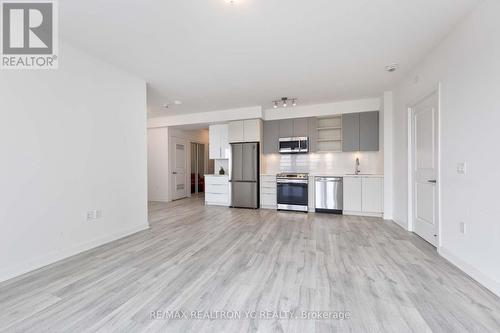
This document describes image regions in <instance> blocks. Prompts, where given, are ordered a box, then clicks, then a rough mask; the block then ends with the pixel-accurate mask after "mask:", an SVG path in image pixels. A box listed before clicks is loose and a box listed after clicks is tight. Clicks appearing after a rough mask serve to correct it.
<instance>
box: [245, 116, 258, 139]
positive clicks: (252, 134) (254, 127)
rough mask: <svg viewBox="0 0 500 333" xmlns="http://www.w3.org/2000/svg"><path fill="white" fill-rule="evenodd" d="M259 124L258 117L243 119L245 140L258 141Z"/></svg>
mask: <svg viewBox="0 0 500 333" xmlns="http://www.w3.org/2000/svg"><path fill="white" fill-rule="evenodd" d="M261 126H262V121H261V120H260V119H252V120H245V121H244V129H243V133H244V139H245V142H260V132H261Z"/></svg>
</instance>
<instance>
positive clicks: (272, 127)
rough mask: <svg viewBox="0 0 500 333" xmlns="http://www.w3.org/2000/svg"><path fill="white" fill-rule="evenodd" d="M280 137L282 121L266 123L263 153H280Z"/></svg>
mask: <svg viewBox="0 0 500 333" xmlns="http://www.w3.org/2000/svg"><path fill="white" fill-rule="evenodd" d="M279 137H280V121H279V120H270V121H265V122H264V142H263V145H262V148H263V149H262V152H263V153H264V154H277V153H278V152H279V149H278V148H279V147H278V141H279Z"/></svg>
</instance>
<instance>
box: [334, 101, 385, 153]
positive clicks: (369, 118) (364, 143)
mask: <svg viewBox="0 0 500 333" xmlns="http://www.w3.org/2000/svg"><path fill="white" fill-rule="evenodd" d="M378 150H379V112H378V111H373V112H362V113H349V114H344V115H342V151H378Z"/></svg>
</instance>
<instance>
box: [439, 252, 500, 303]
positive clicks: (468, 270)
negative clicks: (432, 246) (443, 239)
mask: <svg viewBox="0 0 500 333" xmlns="http://www.w3.org/2000/svg"><path fill="white" fill-rule="evenodd" d="M438 253H439V255H440V256H442V257H443V258H445V259H446V260H448V261H449V262H451V263H452V264H453V265H455V266H456V267H458V268H459V269H460V270H462V271H463V272H464V273H465V274H467V275H469V276H470V277H471V278H473V279H474V280H476V281H477V282H479V283H480V284H481V285H483V286H484V287H485V288H487V289H488V290H490V291H491V292H492V293H494V294H496V295H497V296H499V297H500V282H498V281H495V280H493V279H491V278H490V277H488V276H486V275H484V274H483V273H482V272H480V271H479V270H477V269H476V268H475V267H473V266H471V265H469V264H468V263H466V262H465V261H463V260H462V259H459V258H458V257H456V256H455V255H453V254H452V253H451V252H450V251H449V250H447V249H445V248H443V247H439V248H438Z"/></svg>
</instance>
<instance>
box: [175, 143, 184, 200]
mask: <svg viewBox="0 0 500 333" xmlns="http://www.w3.org/2000/svg"><path fill="white" fill-rule="evenodd" d="M172 144H173V149H172V151H173V154H172V199H173V200H178V199H182V198H185V197H187V184H186V164H187V163H186V161H187V144H186V140H183V139H179V138H173V143H172Z"/></svg>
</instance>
